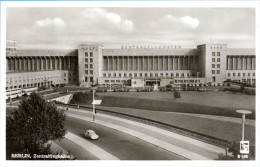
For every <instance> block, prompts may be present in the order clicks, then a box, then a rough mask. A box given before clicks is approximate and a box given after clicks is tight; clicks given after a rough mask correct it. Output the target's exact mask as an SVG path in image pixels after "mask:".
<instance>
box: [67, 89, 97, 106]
mask: <svg viewBox="0 0 260 167" xmlns="http://www.w3.org/2000/svg"><path fill="white" fill-rule="evenodd" d="M92 96H93V95H92V93H90V92H86V93H84V92H76V93H74V95H73V98H72V99H71V101H70V103H71V104H86V103H91V102H92V98H93V97H92Z"/></svg>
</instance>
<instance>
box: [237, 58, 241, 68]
mask: <svg viewBox="0 0 260 167" xmlns="http://www.w3.org/2000/svg"><path fill="white" fill-rule="evenodd" d="M237 69H238V70H241V57H240V56H239V57H238V59H237Z"/></svg>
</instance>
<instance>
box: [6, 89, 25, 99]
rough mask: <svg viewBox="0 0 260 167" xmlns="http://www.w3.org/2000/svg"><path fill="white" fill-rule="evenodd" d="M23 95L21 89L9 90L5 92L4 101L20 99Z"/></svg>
mask: <svg viewBox="0 0 260 167" xmlns="http://www.w3.org/2000/svg"><path fill="white" fill-rule="evenodd" d="M22 95H23V92H22V89H21V88H18V89H9V90H7V91H6V99H9V98H16V97H21V96H22Z"/></svg>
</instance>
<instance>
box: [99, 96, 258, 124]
mask: <svg viewBox="0 0 260 167" xmlns="http://www.w3.org/2000/svg"><path fill="white" fill-rule="evenodd" d="M97 95H98V96H99V97H102V99H103V101H102V104H101V105H102V106H111V107H123V108H135V109H144V110H154V111H160V112H163V111H168V112H185V113H199V114H211V115H220V116H229V117H239V118H240V117H241V115H240V114H238V113H236V112H235V111H236V109H247V110H251V111H253V114H250V115H248V116H247V118H250V119H255V96H251V95H245V94H232V93H226V92H181V96H182V97H181V98H180V99H175V100H174V99H173V93H172V92H107V93H98V94H97Z"/></svg>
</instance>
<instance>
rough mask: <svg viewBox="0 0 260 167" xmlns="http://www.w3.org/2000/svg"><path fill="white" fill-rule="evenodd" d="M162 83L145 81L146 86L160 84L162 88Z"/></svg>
mask: <svg viewBox="0 0 260 167" xmlns="http://www.w3.org/2000/svg"><path fill="white" fill-rule="evenodd" d="M160 82H161V81H159V80H157V81H156V80H146V81H145V85H146V86H153V85H154V84H158V86H160Z"/></svg>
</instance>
